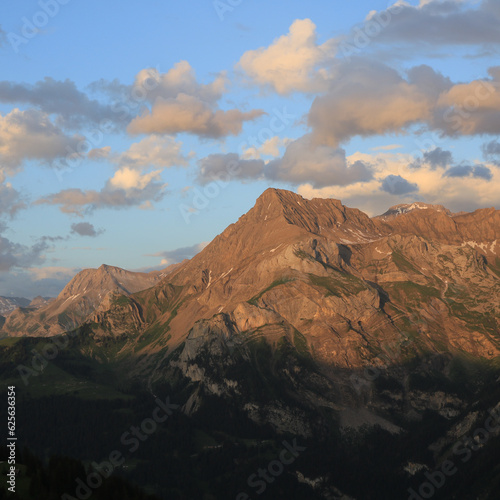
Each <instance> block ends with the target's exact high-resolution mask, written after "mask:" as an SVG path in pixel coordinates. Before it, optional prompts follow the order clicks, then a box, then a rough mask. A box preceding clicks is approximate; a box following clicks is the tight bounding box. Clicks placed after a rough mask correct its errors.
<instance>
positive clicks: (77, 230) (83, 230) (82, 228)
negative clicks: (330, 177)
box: [71, 222, 104, 238]
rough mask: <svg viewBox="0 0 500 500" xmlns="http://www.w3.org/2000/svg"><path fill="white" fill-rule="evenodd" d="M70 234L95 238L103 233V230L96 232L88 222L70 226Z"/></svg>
mask: <svg viewBox="0 0 500 500" xmlns="http://www.w3.org/2000/svg"><path fill="white" fill-rule="evenodd" d="M71 232H72V233H73V234H78V235H79V236H90V237H91V238H95V237H96V236H99V235H100V234H102V233H103V232H104V230H103V229H99V230H97V229H96V228H95V227H94V225H93V224H91V223H90V222H77V223H75V224H71Z"/></svg>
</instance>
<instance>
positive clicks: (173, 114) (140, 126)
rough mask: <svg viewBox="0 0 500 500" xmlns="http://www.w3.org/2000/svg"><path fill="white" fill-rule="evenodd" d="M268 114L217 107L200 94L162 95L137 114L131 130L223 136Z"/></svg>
mask: <svg viewBox="0 0 500 500" xmlns="http://www.w3.org/2000/svg"><path fill="white" fill-rule="evenodd" d="M263 114H265V113H264V112H263V111H262V110H251V111H248V112H243V111H240V110H238V109H230V110H227V111H223V110H221V109H214V107H213V106H211V105H210V104H209V103H207V102H205V101H202V100H200V99H199V98H198V97H195V96H191V95H187V94H179V95H178V96H177V97H175V98H170V99H164V98H158V99H157V100H156V101H155V103H154V105H153V107H152V109H151V111H147V112H145V113H144V114H142V115H141V116H138V117H136V118H134V119H133V120H132V121H131V122H130V124H129V126H128V128H127V130H128V132H129V133H131V134H179V133H182V132H185V133H190V134H195V135H199V136H201V137H209V138H220V137H225V136H228V135H238V134H239V133H240V132H241V130H242V127H243V123H244V122H246V121H253V120H255V119H256V118H258V117H259V116H262V115H263Z"/></svg>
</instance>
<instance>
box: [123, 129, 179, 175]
mask: <svg viewBox="0 0 500 500" xmlns="http://www.w3.org/2000/svg"><path fill="white" fill-rule="evenodd" d="M113 161H114V162H115V163H117V164H118V165H121V166H127V167H130V168H138V169H143V168H146V167H151V166H153V167H155V168H159V167H162V168H168V167H174V166H185V165H187V163H188V159H187V158H186V157H185V156H183V154H182V143H181V142H177V141H176V140H175V139H174V138H173V137H170V136H165V137H160V136H157V135H151V136H148V137H145V138H144V139H142V140H141V141H139V142H135V143H134V144H132V145H131V146H130V147H129V148H128V150H127V151H125V152H124V153H121V154H119V155H117V156H115V157H114V158H113Z"/></svg>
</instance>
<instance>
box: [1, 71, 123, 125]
mask: <svg viewBox="0 0 500 500" xmlns="http://www.w3.org/2000/svg"><path fill="white" fill-rule="evenodd" d="M0 102H4V103H9V104H28V105H30V106H34V107H36V108H38V109H39V110H41V111H43V112H44V113H47V114H49V115H56V116H57V118H56V123H57V124H58V125H59V126H61V127H63V128H64V127H67V128H80V127H82V126H85V125H88V124H100V123H102V122H105V121H106V122H107V121H110V122H113V123H117V122H120V121H121V123H122V125H123V126H124V125H125V123H126V121H124V118H128V120H130V119H131V118H132V115H130V116H128V117H124V116H123V114H122V113H118V112H117V111H116V110H115V109H113V107H112V106H110V105H108V104H102V103H100V102H99V101H97V100H94V99H90V98H89V97H88V96H87V94H85V93H84V92H82V91H80V90H78V89H77V87H76V85H75V83H74V82H72V81H71V80H64V81H58V80H54V79H53V78H49V77H45V78H44V79H43V80H40V81H38V82H36V83H35V84H27V83H16V82H11V81H6V80H4V81H0ZM128 120H127V121H128Z"/></svg>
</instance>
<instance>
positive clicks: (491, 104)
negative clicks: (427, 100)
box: [431, 67, 500, 136]
mask: <svg viewBox="0 0 500 500" xmlns="http://www.w3.org/2000/svg"><path fill="white" fill-rule="evenodd" d="M489 73H490V77H491V78H489V79H483V80H475V81H472V82H470V83H464V84H457V85H454V86H453V87H451V88H450V89H449V90H448V91H447V92H443V93H442V94H441V95H440V97H439V99H438V100H437V102H436V110H435V113H434V123H432V124H431V125H433V126H434V128H437V129H440V130H442V131H443V133H444V134H446V135H449V136H458V135H476V134H492V135H496V134H498V133H500V67H495V68H490V69H489Z"/></svg>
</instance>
